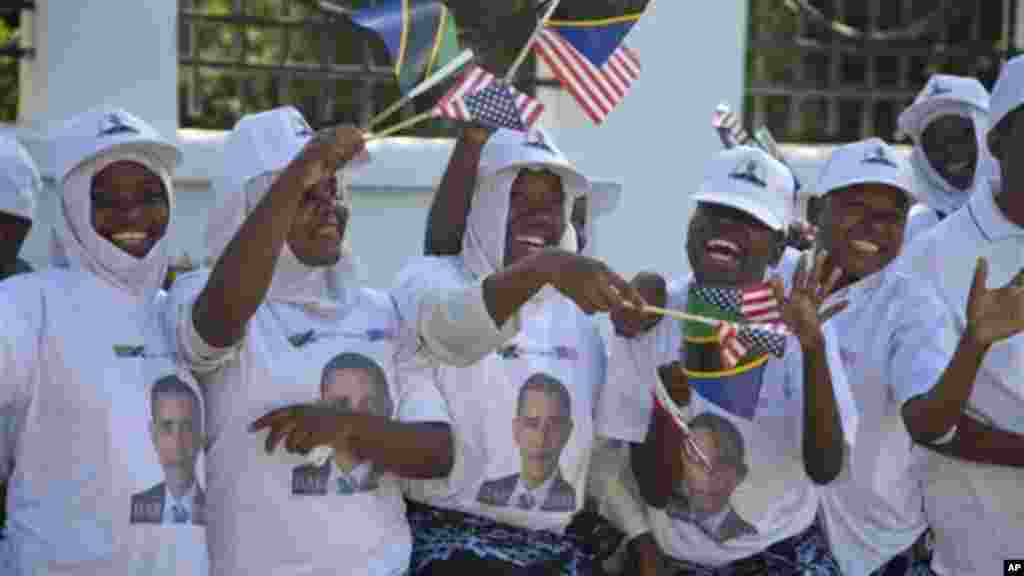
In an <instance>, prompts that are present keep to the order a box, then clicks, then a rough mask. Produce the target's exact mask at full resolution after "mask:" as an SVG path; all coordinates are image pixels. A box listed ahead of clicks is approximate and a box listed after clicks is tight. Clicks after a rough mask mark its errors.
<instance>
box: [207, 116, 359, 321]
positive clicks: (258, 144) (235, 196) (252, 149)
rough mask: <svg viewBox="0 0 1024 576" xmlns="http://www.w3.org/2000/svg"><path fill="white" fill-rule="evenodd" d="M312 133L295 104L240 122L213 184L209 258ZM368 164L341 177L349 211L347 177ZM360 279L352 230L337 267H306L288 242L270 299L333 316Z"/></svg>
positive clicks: (231, 235) (352, 165)
mask: <svg viewBox="0 0 1024 576" xmlns="http://www.w3.org/2000/svg"><path fill="white" fill-rule="evenodd" d="M311 135H312V130H310V129H309V126H308V124H307V123H306V120H305V119H304V118H302V115H301V114H300V113H299V112H298V110H296V109H295V108H292V107H291V106H288V107H284V108H275V109H273V110H268V111H266V112H261V113H259V114H251V115H248V116H245V117H243V118H242V119H241V120H239V121H238V125H237V126H236V127H235V130H234V131H232V133H231V136H229V138H228V141H227V142H226V143H225V145H224V159H223V163H222V165H223V169H224V172H223V173H222V174H221V175H220V177H219V178H218V179H217V181H216V183H215V186H214V187H215V189H216V192H217V202H216V204H215V206H214V208H213V210H212V211H211V213H210V217H209V220H208V222H207V225H206V249H207V254H208V255H209V256H210V257H212V258H219V257H220V255H221V254H222V253H223V252H224V249H225V248H227V245H228V243H230V242H231V239H232V238H234V236H235V234H236V233H237V232H238V230H239V229H240V228H241V227H242V223H243V222H244V221H245V219H246V217H248V216H249V214H251V213H252V211H253V210H254V209H255V208H256V205H257V204H259V202H260V200H261V199H262V198H263V196H264V195H265V194H266V193H267V192H268V191H269V190H270V188H271V186H272V185H273V183H274V181H275V180H276V178H277V176H278V175H279V174H280V172H281V171H282V170H284V168H285V167H286V166H287V165H288V163H289V162H291V160H292V159H293V158H294V157H295V156H296V155H297V154H298V153H299V152H300V151H301V150H302V148H303V147H304V146H305V145H306V142H308V141H309V139H310V137H311ZM368 160H369V157H368V156H366V155H364V156H362V157H360V158H358V159H356V160H354V161H353V162H351V163H350V165H349V166H346V167H345V170H344V172H342V173H340V174H339V176H338V178H339V181H338V191H339V192H340V193H341V194H342V197H341V199H340V201H341V202H342V203H344V204H345V205H346V206H348V207H349V209H350V210H351V196H350V193H349V190H348V184H347V177H346V176H347V175H348V174H349V173H350V172H351V171H352V170H353V168H355V167H359V166H362V165H364V164H366V163H367V162H368ZM361 280H362V275H361V274H360V271H359V264H358V261H357V260H356V258H355V256H354V255H353V254H352V250H351V249H350V247H349V243H348V233H347V232H346V234H345V240H344V243H343V244H342V255H341V259H340V260H339V261H338V263H337V264H335V265H333V266H326V267H311V266H307V265H305V264H303V263H302V262H300V261H299V259H298V257H296V256H295V253H294V252H292V250H291V248H289V246H288V243H287V242H285V245H284V247H283V249H282V250H281V255H280V257H278V260H277V265H276V266H275V267H274V277H273V279H272V280H271V284H270V290H269V292H268V294H267V300H268V301H272V302H287V303H291V304H300V305H302V306H305V307H306V308H307V309H308V310H310V311H313V312H319V313H323V314H332V313H334V312H336V311H338V310H341V309H344V308H347V307H348V306H350V305H351V304H352V301H353V300H352V299H353V297H354V294H355V290H356V289H357V288H358V286H359V284H360V282H361Z"/></svg>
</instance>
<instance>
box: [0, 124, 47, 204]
mask: <svg viewBox="0 0 1024 576" xmlns="http://www.w3.org/2000/svg"><path fill="white" fill-rule="evenodd" d="M40 188H42V183H41V181H40V179H39V170H38V169H37V168H36V164H35V162H33V161H32V157H31V156H29V155H28V152H26V151H25V149H24V148H23V147H22V146H21V144H19V143H18V140H17V138H15V136H14V134H10V133H0V212H6V213H8V214H12V215H14V216H18V217H21V218H24V219H26V220H28V221H29V222H31V221H32V220H33V219H34V217H35V206H36V195H37V194H39V190H40Z"/></svg>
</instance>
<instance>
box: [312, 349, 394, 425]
mask: <svg viewBox="0 0 1024 576" xmlns="http://www.w3.org/2000/svg"><path fill="white" fill-rule="evenodd" d="M338 370H362V371H364V372H366V373H367V374H369V375H370V379H371V380H373V386H374V388H375V389H376V391H377V395H378V397H379V398H380V399H381V401H382V403H383V404H384V405H383V406H382V408H383V411H384V412H386V413H387V414H386V415H387V416H391V412H392V410H393V406H392V404H391V395H390V394H389V393H388V377H387V375H386V374H385V373H384V369H383V368H381V367H380V364H377V363H376V362H375V361H374V360H373V359H372V358H370V357H369V356H365V355H363V354H359V353H356V352H342V353H341V354H338V355H337V356H335V357H334V358H331V360H330V361H329V362H328V363H327V364H325V365H324V370H323V372H322V373H321V374H320V395H321V396H322V395H323V394H324V392H325V390H326V388H327V378H328V377H329V376H330V375H331V373H332V372H337V371H338Z"/></svg>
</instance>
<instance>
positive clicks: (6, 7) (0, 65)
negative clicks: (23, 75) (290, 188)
mask: <svg viewBox="0 0 1024 576" xmlns="http://www.w3.org/2000/svg"><path fill="white" fill-rule="evenodd" d="M33 9H35V2H31V1H28V0H22V1H11V0H8V1H7V2H4V3H3V5H0V122H14V121H16V120H17V119H18V75H19V67H20V61H21V59H22V58H31V57H32V56H33V55H34V54H35V52H34V51H33V49H32V47H31V46H28V45H26V42H25V41H24V39H23V34H22V33H21V13H22V11H23V10H33Z"/></svg>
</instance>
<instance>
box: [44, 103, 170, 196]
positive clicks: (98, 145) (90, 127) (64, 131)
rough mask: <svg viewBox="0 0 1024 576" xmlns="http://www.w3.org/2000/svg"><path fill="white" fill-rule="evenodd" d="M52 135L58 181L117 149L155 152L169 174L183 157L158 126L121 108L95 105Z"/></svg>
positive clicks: (74, 117) (68, 121)
mask: <svg viewBox="0 0 1024 576" xmlns="http://www.w3.org/2000/svg"><path fill="white" fill-rule="evenodd" d="M50 138H51V143H52V144H53V146H54V147H55V149H54V158H55V160H56V176H57V179H58V180H63V179H64V178H65V177H66V176H67V175H68V174H69V173H70V172H71V171H72V170H74V169H75V167H77V166H79V165H80V164H82V163H83V162H87V161H89V160H92V159H93V158H95V157H97V156H99V155H101V154H103V153H105V152H108V151H110V150H114V149H117V148H124V149H141V150H142V151H144V152H146V153H148V154H151V155H153V156H154V157H155V158H156V159H157V160H158V161H159V162H160V163H161V164H163V166H164V168H166V169H167V172H168V173H174V169H175V168H177V166H178V164H179V163H180V162H181V156H182V154H181V151H180V150H179V149H178V147H177V146H175V145H174V144H172V143H171V142H169V141H168V140H167V139H165V138H164V137H163V136H161V135H160V133H159V132H157V131H156V129H155V128H153V127H152V126H150V125H149V124H147V123H146V122H144V121H142V120H141V119H139V118H138V117H136V116H134V115H132V114H130V113H128V112H126V111H124V110H122V109H120V108H93V109H91V110H89V111H86V112H83V113H81V114H78V115H76V116H73V117H72V118H70V119H69V120H67V121H66V122H65V123H64V124H63V125H61V126H60V127H58V128H57V129H56V131H55V132H53V133H51V135H50Z"/></svg>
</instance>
